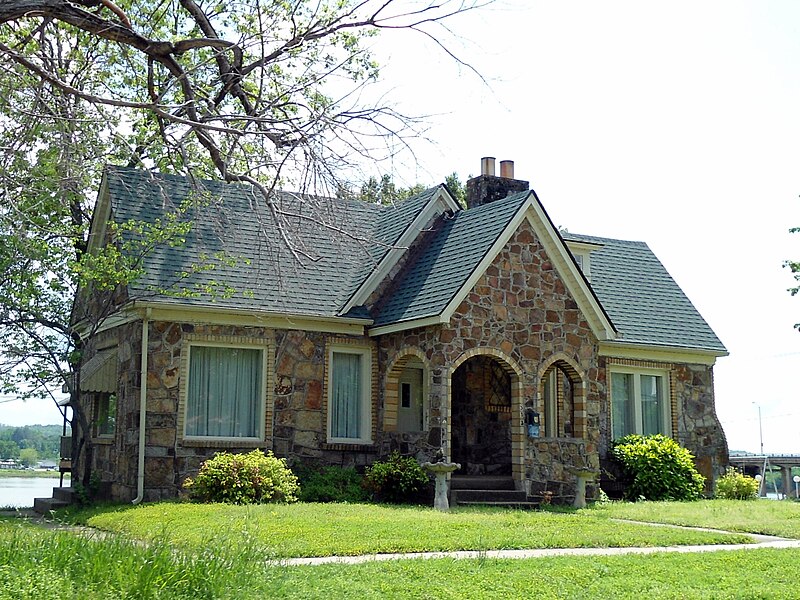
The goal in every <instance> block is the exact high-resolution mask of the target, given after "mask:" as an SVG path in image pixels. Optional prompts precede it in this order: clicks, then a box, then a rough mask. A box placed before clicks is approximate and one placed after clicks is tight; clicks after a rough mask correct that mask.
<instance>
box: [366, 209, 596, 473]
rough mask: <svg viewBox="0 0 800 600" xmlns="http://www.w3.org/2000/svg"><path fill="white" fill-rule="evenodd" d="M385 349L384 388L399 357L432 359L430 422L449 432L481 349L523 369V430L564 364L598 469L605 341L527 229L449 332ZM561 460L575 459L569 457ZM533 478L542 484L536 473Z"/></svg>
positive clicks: (391, 337)
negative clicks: (459, 376) (459, 393)
mask: <svg viewBox="0 0 800 600" xmlns="http://www.w3.org/2000/svg"><path fill="white" fill-rule="evenodd" d="M378 343H379V356H380V364H381V381H382V384H385V381H386V376H387V372H386V366H387V365H390V364H393V363H394V362H395V361H396V360H397V359H398V357H400V356H402V355H403V354H405V353H408V352H410V351H411V350H412V349H413V350H415V351H417V352H419V353H420V354H421V355H423V356H424V357H426V359H427V362H428V365H429V368H430V370H431V374H430V381H431V386H430V406H429V409H428V410H429V420H430V422H431V423H432V424H433V425H434V426H435V425H436V424H440V423H445V427H446V422H447V419H448V418H449V415H448V413H447V402H448V394H449V393H450V390H449V379H450V377H451V376H452V370H453V367H454V366H455V365H456V363H457V361H459V360H460V357H463V356H464V355H465V353H468V352H470V351H475V350H476V349H480V353H483V354H487V355H490V356H493V357H494V358H495V359H496V360H499V361H501V362H503V361H505V362H506V363H507V364H511V365H514V368H518V369H519V374H518V376H517V377H516V381H514V379H515V378H512V385H519V389H520V395H519V399H518V404H517V405H515V406H514V407H513V412H512V418H513V419H514V420H515V422H518V421H517V420H518V419H521V410H520V409H521V405H522V404H527V405H531V406H533V407H534V408H536V410H538V411H540V412H543V406H542V404H541V399H540V398H539V394H540V391H539V390H540V383H541V382H540V379H539V377H540V371H542V370H543V369H544V368H545V367H546V366H547V365H548V364H550V363H551V362H552V359H553V357H554V356H558V357H560V358H561V360H563V361H567V362H569V364H570V365H572V368H573V370H574V371H576V372H579V373H581V375H582V377H583V381H582V383H583V384H584V389H583V390H581V391H582V394H583V396H582V399H583V402H584V410H585V412H586V415H585V425H584V427H585V430H586V442H587V443H586V445H585V447H584V452H585V453H586V454H587V455H589V456H592V455H593V456H594V458H590V459H589V460H590V461H591V463H592V464H596V463H597V457H596V455H597V444H598V442H599V441H600V432H599V423H600V411H601V397H602V396H603V395H604V394H605V385H604V375H603V374H602V373H601V369H600V368H599V364H598V357H597V340H596V338H595V336H594V334H593V333H592V331H591V329H590V327H589V325H588V323H587V321H586V319H585V317H584V315H583V314H582V313H581V312H580V310H579V309H578V306H577V303H576V302H575V300H574V299H573V298H572V297H571V295H570V294H569V292H568V291H567V289H566V286H565V284H564V282H563V281H562V280H561V278H560V277H559V275H558V272H557V271H556V269H555V267H554V266H553V264H552V262H551V261H550V259H549V257H548V256H547V253H546V252H545V250H544V248H543V247H542V246H541V244H540V243H539V241H538V240H537V239H536V235H535V233H534V231H533V230H532V228H531V227H530V225H529V224H528V223H527V221H524V222H523V223H522V225H521V226H520V229H519V230H518V231H517V232H516V233H515V234H514V235H513V236H512V238H511V239H510V241H509V243H508V244H507V246H506V248H505V249H503V250H502V251H501V252H500V253H499V254H498V256H497V257H496V258H495V260H494V261H493V262H492V264H491V265H490V266H489V267H488V268H487V270H486V272H485V273H484V275H483V276H482V277H481V278H480V279H479V280H478V281H477V283H476V285H475V286H474V288H473V289H472V290H471V292H470V293H469V294H468V295H467V297H466V299H465V300H464V301H463V302H462V303H461V305H460V306H459V307H458V308H457V309H456V311H455V313H454V314H453V316H452V318H451V319H450V323H449V324H444V325H437V326H429V327H424V328H420V329H415V330H410V331H404V332H397V333H392V334H387V335H384V336H381V337H380V338H379V340H378ZM519 429H520V430H521V428H519ZM387 435H392V434H387ZM520 438H523V439H520ZM512 444H515V445H516V450H515V453H516V454H517V455H518V458H519V460H520V464H522V462H523V455H524V456H527V454H526V453H527V450H526V447H525V444H526V440H525V439H524V436H519V435H518V436H517V437H516V438H515V439H514V441H513V442H512ZM560 456H563V457H564V458H569V459H571V455H569V454H564V455H560ZM554 460H555V459H554ZM525 475H526V476H537V475H536V474H535V473H534V472H532V471H531V472H529V473H526V474H525ZM543 481H546V480H543Z"/></svg>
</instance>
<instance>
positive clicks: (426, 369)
mask: <svg viewBox="0 0 800 600" xmlns="http://www.w3.org/2000/svg"><path fill="white" fill-rule="evenodd" d="M415 359H416V360H419V361H420V362H421V363H422V377H423V399H425V403H426V411H425V412H426V413H427V411H429V410H430V407H429V405H428V400H427V398H428V397H429V396H430V387H431V385H430V383H431V382H430V379H431V374H432V373H433V370H432V368H431V362H430V361H429V360H428V357H427V356H425V353H424V352H423V351H422V350H420V349H419V348H416V347H414V346H404V347H402V348H400V350H398V351H397V353H396V354H395V355H394V357H393V358H392V360H391V361H390V362H389V365H388V367H387V368H386V375H385V376H384V385H383V390H384V391H383V428H384V431H397V421H398V409H399V407H400V376H401V374H402V372H403V369H405V368H406V366H407V365H408V364H409V362H412V361H414V360H415ZM429 426H430V424H429V419H428V417H427V415H426V416H425V417H424V418H423V428H427V427H429Z"/></svg>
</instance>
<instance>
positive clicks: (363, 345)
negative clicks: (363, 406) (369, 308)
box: [322, 337, 379, 450]
mask: <svg viewBox="0 0 800 600" xmlns="http://www.w3.org/2000/svg"><path fill="white" fill-rule="evenodd" d="M332 346H350V347H352V348H358V349H361V350H368V351H369V357H370V428H371V433H370V439H371V440H372V441H373V442H374V441H375V440H376V439H377V436H378V385H379V381H378V345H377V343H376V342H373V341H372V340H369V339H361V338H344V337H328V338H327V339H326V340H325V368H324V371H323V375H322V424H323V427H325V442H324V443H323V444H322V447H323V448H325V449H328V450H358V449H359V448H364V449H366V448H372V447H373V444H364V443H359V442H355V443H353V444H350V443H347V442H328V435H329V429H328V394H329V383H330V372H331V366H330V355H331V352H330V351H331V347H332Z"/></svg>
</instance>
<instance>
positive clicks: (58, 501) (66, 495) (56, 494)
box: [33, 487, 75, 515]
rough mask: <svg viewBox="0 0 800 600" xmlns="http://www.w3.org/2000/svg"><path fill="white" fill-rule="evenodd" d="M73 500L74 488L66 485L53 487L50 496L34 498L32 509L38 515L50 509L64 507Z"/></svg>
mask: <svg viewBox="0 0 800 600" xmlns="http://www.w3.org/2000/svg"><path fill="white" fill-rule="evenodd" d="M74 502H75V490H73V489H72V488H66V487H56V488H53V497H52V498H34V499H33V510H34V511H36V512H37V513H39V514H40V515H45V514H47V513H49V512H50V511H51V510H58V509H59V508H66V507H67V506H69V505H71V504H73V503H74Z"/></svg>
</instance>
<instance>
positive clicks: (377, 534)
mask: <svg viewBox="0 0 800 600" xmlns="http://www.w3.org/2000/svg"><path fill="white" fill-rule="evenodd" d="M69 519H70V520H71V521H73V522H77V523H81V524H85V525H89V526H91V527H96V528H98V529H102V530H106V531H112V532H117V533H121V534H123V535H125V536H126V537H129V538H132V539H138V540H156V539H169V540H170V542H171V543H172V544H174V545H177V546H180V547H183V548H187V549H199V548H207V547H209V546H220V545H225V544H234V545H235V544H236V543H237V540H238V539H244V538H247V539H253V540H255V542H256V543H257V544H259V545H260V546H261V547H262V548H264V550H265V551H266V552H268V553H269V554H270V555H272V556H274V557H279V558H281V557H306V556H331V555H342V556H353V555H361V554H375V553H391V552H431V551H453V550H496V549H520V548H589V547H594V548H603V547H626V546H628V547H630V546H673V545H688V544H733V543H741V542H748V541H751V539H750V538H749V537H748V536H746V535H738V534H735V535H729V534H720V533H710V532H703V531H685V530H677V529H671V528H664V527H652V526H648V525H638V524H630V523H619V522H615V521H613V520H611V519H609V518H608V516H607V515H606V514H605V513H595V512H593V511H579V512H573V513H568V514H560V513H551V512H539V511H515V510H506V509H491V508H458V509H454V510H452V511H450V512H449V513H441V512H438V511H434V510H433V509H431V508H422V507H408V506H387V505H376V504H314V503H298V504H290V505H257V506H231V505H223V504H188V503H160V504H148V505H143V506H138V507H110V508H94V509H88V510H83V511H79V512H75V513H71V516H69Z"/></svg>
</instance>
